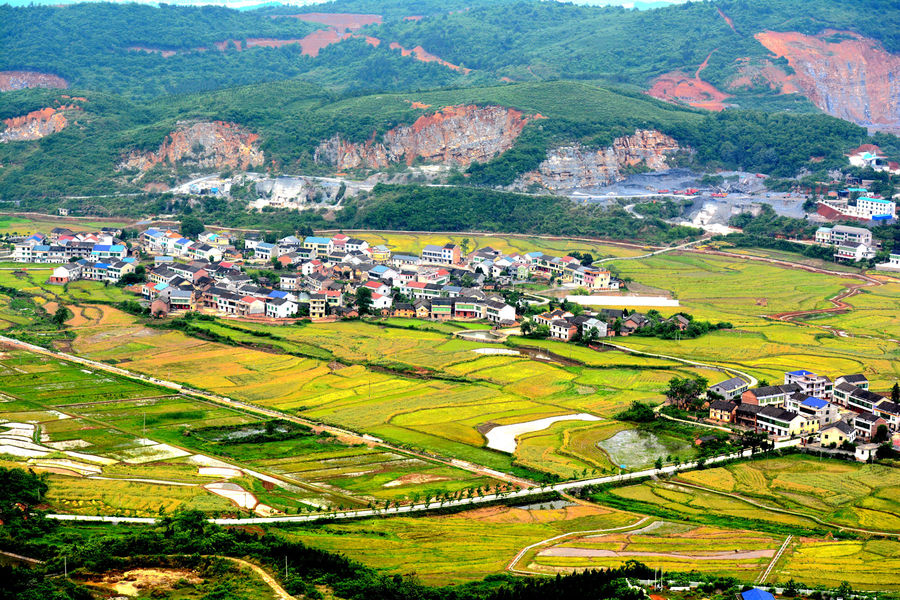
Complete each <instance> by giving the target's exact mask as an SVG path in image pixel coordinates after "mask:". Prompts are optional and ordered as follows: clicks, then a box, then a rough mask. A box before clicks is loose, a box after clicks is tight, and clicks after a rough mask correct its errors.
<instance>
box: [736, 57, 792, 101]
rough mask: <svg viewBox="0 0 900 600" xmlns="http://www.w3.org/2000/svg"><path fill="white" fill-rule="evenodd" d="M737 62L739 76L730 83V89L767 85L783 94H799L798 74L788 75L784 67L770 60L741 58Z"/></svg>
mask: <svg viewBox="0 0 900 600" xmlns="http://www.w3.org/2000/svg"><path fill="white" fill-rule="evenodd" d="M737 63H738V76H737V77H736V78H734V79H732V80H731V81H730V82H729V83H728V88H729V89H732V90H734V89H739V88H752V87H756V86H758V85H767V86H769V89H771V90H775V91H778V92H780V93H782V94H799V93H800V91H801V90H800V86H798V85H797V78H796V76H795V75H788V74H787V73H786V72H785V71H784V69H782V68H781V67H779V66H778V65H776V64H774V63H773V62H772V61H770V60H764V61H762V62H761V63H759V62H754V61H752V60H751V59H749V58H739V59H738V60H737Z"/></svg>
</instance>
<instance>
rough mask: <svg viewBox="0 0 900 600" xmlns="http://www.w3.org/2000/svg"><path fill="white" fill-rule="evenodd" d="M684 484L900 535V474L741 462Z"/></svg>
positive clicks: (794, 461)
mask: <svg viewBox="0 0 900 600" xmlns="http://www.w3.org/2000/svg"><path fill="white" fill-rule="evenodd" d="M680 479H682V480H684V481H686V482H690V483H694V484H697V485H701V486H703V487H707V488H711V489H716V490H720V491H723V492H731V493H736V494H740V495H741V496H744V497H747V498H752V499H754V500H757V501H760V502H762V503H763V504H766V505H769V506H774V507H778V508H785V509H789V510H794V511H797V512H801V513H804V514H809V515H814V516H816V517H819V518H821V519H823V520H825V521H826V522H829V523H834V524H836V525H844V526H847V527H858V528H861V529H870V530H874V531H888V532H900V469H898V468H895V467H889V466H884V465H859V464H855V463H847V462H844V461H838V460H827V459H826V460H819V459H816V458H812V457H808V456H789V457H784V458H775V459H768V460H759V461H748V462H742V463H735V464H731V465H728V466H726V467H719V468H715V469H709V470H704V471H692V472H689V473H684V474H682V475H681V476H680Z"/></svg>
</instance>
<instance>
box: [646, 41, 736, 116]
mask: <svg viewBox="0 0 900 600" xmlns="http://www.w3.org/2000/svg"><path fill="white" fill-rule="evenodd" d="M713 52H715V50H713V51H712V52H710V53H709V54H708V55H707V56H706V58H705V59H704V60H703V62H702V63H700V66H698V67H697V70H696V71H695V72H694V76H693V77H691V76H690V75H688V74H687V73H685V72H684V71H670V72H668V73H663V74H662V75H660V76H659V77H657V78H656V79H654V80H653V84H652V85H651V87H650V89H649V90H648V91H647V94H649V95H650V96H653V97H654V98H659V99H660V100H665V101H666V102H675V103H684V104H689V105H690V106H693V107H695V108H705V109H707V110H715V111H719V110H724V109H725V105H724V104H723V102H722V101H723V100H725V99H726V98H730V97H731V96H730V95H729V94H726V93H725V92H722V91H720V90H718V89H717V88H716V87H715V86H714V85H712V84H711V83H709V82H706V81H703V80H702V79H700V73H701V72H702V71H703V69H705V68H706V66H707V65H708V64H709V59H710V57H712V55H713Z"/></svg>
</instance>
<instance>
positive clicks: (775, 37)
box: [754, 29, 900, 131]
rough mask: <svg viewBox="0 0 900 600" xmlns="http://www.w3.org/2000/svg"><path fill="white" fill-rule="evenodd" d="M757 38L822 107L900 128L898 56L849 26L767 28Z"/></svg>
mask: <svg viewBox="0 0 900 600" xmlns="http://www.w3.org/2000/svg"><path fill="white" fill-rule="evenodd" d="M754 37H755V38H756V39H757V41H759V43H761V44H762V45H763V46H765V47H766V48H767V49H768V50H769V51H770V52H772V53H773V54H774V55H775V56H777V57H785V58H786V59H787V61H788V64H790V65H791V67H792V68H793V69H794V71H795V72H796V81H797V84H798V86H799V87H800V89H801V90H802V91H803V94H804V95H805V96H806V97H807V98H809V99H810V101H812V102H813V103H814V104H815V105H816V106H818V107H819V108H820V109H822V110H824V111H825V112H827V113H828V114H830V115H833V116H835V117H839V118H842V119H846V120H848V121H852V122H854V123H857V124H860V125H864V126H867V127H870V128H873V129H881V130H885V131H898V130H900V94H898V93H897V81H898V79H900V55H897V54H891V53H889V52H887V51H886V50H885V49H884V47H883V46H882V45H881V44H880V43H879V42H877V41H875V40H873V39H870V38H866V37H863V36H861V35H859V34H856V33H853V32H848V31H835V30H830V29H829V30H825V31H822V32H820V33H819V34H817V35H814V36H813V35H805V34H802V33H797V32H793V31H789V32H776V31H763V32H760V33H757V34H756V35H755V36H754Z"/></svg>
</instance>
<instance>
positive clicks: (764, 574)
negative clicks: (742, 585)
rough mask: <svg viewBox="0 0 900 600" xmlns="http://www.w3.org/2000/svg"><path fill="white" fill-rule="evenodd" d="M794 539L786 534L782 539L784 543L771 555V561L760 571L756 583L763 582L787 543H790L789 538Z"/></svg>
mask: <svg viewBox="0 0 900 600" xmlns="http://www.w3.org/2000/svg"><path fill="white" fill-rule="evenodd" d="M792 539H794V536H793V535H789V536H787V538H786V539H785V540H784V543H783V544H782V545H781V548H779V549H778V553H776V554H775V556H773V557H772V562H770V563H769V566H768V567H766V570H765V571H763V572H762V574H761V575H760V576H759V579H757V580H756V583H764V582H765V581H766V579H768V578H769V573H771V572H772V569H773V568H774V567H775V565H776V563H778V559H780V558H781V555H782V554H784V551H785V550H786V549H787V547H788V545H789V544H790V543H791V540H792Z"/></svg>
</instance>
